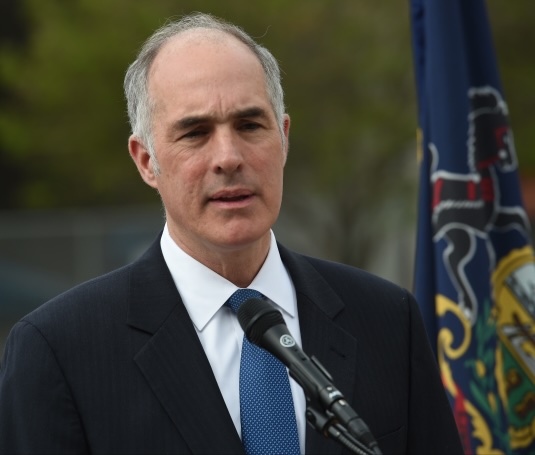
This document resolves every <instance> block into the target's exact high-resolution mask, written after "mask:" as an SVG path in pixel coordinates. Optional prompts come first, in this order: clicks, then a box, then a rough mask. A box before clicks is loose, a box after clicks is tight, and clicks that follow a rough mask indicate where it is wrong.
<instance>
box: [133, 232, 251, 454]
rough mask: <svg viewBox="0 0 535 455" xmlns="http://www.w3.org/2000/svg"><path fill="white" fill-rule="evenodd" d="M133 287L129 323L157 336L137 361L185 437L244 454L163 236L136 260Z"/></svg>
mask: <svg viewBox="0 0 535 455" xmlns="http://www.w3.org/2000/svg"><path fill="white" fill-rule="evenodd" d="M130 288H131V299H130V306H129V314H128V320H127V322H128V324H129V325H130V326H132V327H135V328H137V329H139V330H143V331H145V332H147V333H149V334H151V335H152V336H151V338H150V339H149V341H148V342H147V343H146V344H145V345H144V346H143V347H142V348H141V349H140V351H139V352H138V353H137V355H136V356H135V358H134V360H135V362H136V364H137V365H138V367H139V369H140V370H141V373H142V374H143V375H144V377H145V379H146V381H147V383H148V385H149V387H150V388H151V389H152V391H153V393H154V394H155V396H156V397H157V398H158V400H159V401H160V403H161V405H162V406H163V408H164V409H165V411H166V412H167V413H168V414H169V417H170V418H171V420H172V421H173V423H174V425H175V426H176V428H177V430H178V431H179V432H180V434H181V436H182V438H183V439H184V440H185V441H186V443H187V444H188V446H189V448H190V449H191V451H192V452H193V453H214V454H215V453H237V454H238V453H243V448H242V444H241V441H240V438H239V436H238V434H237V432H236V429H235V427H234V424H233V422H232V419H231V417H230V415H229V413H228V410H227V407H226V405H225V402H224V400H223V397H222V395H221V392H220V391H219V387H218V385H217V382H216V380H215V378H214V375H213V373H212V369H211V367H210V364H209V362H208V359H207V358H206V355H205V354H204V350H203V348H202V345H201V343H200V341H199V338H198V336H197V334H196V332H195V329H194V327H193V324H192V322H191V320H190V318H189V315H188V313H187V311H186V308H185V307H184V305H183V303H182V300H181V298H180V295H179V293H178V291H177V289H176V286H175V284H174V282H173V279H172V277H171V274H170V272H169V270H168V268H167V266H166V264H165V261H164V259H163V256H162V254H161V250H160V245H159V241H157V242H155V243H154V244H153V245H152V247H151V248H150V249H149V251H148V252H147V253H146V254H145V256H144V257H143V258H141V259H140V260H139V261H138V262H136V263H135V264H134V266H133V269H132V274H131V286H130ZM207 435H209V436H208V437H207Z"/></svg>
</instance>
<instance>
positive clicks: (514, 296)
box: [411, 0, 535, 454]
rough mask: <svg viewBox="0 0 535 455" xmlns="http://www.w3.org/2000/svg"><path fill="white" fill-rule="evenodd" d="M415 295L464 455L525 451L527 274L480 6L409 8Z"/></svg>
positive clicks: (529, 374)
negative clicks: (415, 125) (415, 113)
mask: <svg viewBox="0 0 535 455" xmlns="http://www.w3.org/2000/svg"><path fill="white" fill-rule="evenodd" d="M411 19H412V29H413V49H414V62H415V73H416V81H417V92H418V108H419V126H420V128H419V152H420V193H419V215H418V238H417V252H416V270H415V295H416V298H417V300H418V302H419V305H420V307H421V310H422V314H423V317H424V320H425V323H426V328H427V330H428V334H429V337H430V339H431V342H432V344H433V345H434V348H435V350H436V355H437V360H438V362H439V366H440V369H441V374H442V381H443V384H444V387H445V389H446V391H447V393H448V396H449V398H450V402H451V405H452V408H453V412H454V415H455V419H456V422H457V426H458V429H459V432H460V435H461V440H462V442H463V445H464V449H465V452H466V453H476V454H505V453H506V454H524V453H525V454H527V453H535V266H534V259H533V250H532V246H531V229H530V226H529V221H528V218H527V216H526V213H525V211H524V208H523V203H522V197H521V192H520V184H519V177H518V162H517V157H516V153H515V147H514V141H513V134H512V131H511V128H510V125H509V116H508V107H507V104H506V101H505V98H504V94H503V91H502V88H501V85H500V81H499V75H498V69H497V63H496V60H495V56H494V50H493V45H492V37H491V33H490V26H489V22H488V18H487V13H486V7H485V3H484V1H483V0H411Z"/></svg>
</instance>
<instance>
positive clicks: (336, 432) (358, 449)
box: [305, 404, 381, 455]
mask: <svg viewBox="0 0 535 455" xmlns="http://www.w3.org/2000/svg"><path fill="white" fill-rule="evenodd" d="M305 415H306V419H307V421H308V423H309V424H310V425H311V426H312V427H313V428H314V429H315V430H316V431H318V432H319V433H321V434H322V435H323V436H325V437H326V438H330V439H333V440H334V441H336V442H338V443H339V444H341V445H342V446H344V447H345V448H346V449H348V450H350V451H351V452H353V453H355V454H357V455H381V451H380V450H379V448H378V447H377V446H376V447H375V450H373V451H372V450H370V449H369V448H368V447H366V446H365V445H364V444H362V443H361V442H360V441H359V440H358V439H357V438H356V437H354V436H353V435H352V434H351V433H350V432H349V431H348V430H347V429H346V428H344V426H342V425H341V424H340V422H338V421H337V420H336V418H335V416H334V414H333V413H331V412H330V411H327V410H326V411H324V412H322V411H319V410H318V409H316V408H314V407H313V406H312V405H310V404H309V405H308V407H307V408H306V414H305Z"/></svg>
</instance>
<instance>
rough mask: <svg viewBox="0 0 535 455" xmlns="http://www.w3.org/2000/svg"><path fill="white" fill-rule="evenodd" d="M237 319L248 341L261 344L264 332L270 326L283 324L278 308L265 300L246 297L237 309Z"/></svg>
mask: <svg viewBox="0 0 535 455" xmlns="http://www.w3.org/2000/svg"><path fill="white" fill-rule="evenodd" d="M238 321H239V323H240V326H241V328H242V329H243V331H244V332H245V335H247V338H249V341H250V342H251V343H253V344H256V345H261V342H262V337H263V335H264V333H266V331H267V330H268V329H270V328H271V327H274V326H276V325H278V324H284V319H283V317H282V314H281V312H280V311H279V310H277V309H276V308H275V307H274V306H273V305H271V304H270V303H269V302H267V301H266V300H262V299H257V298H253V299H248V300H246V301H245V302H243V303H242V305H241V306H240V308H239V309H238Z"/></svg>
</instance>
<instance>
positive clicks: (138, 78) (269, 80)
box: [124, 13, 285, 173]
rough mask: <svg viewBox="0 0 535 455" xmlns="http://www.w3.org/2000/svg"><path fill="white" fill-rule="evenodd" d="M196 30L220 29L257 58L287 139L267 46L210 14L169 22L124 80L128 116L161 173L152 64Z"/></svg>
mask: <svg viewBox="0 0 535 455" xmlns="http://www.w3.org/2000/svg"><path fill="white" fill-rule="evenodd" d="M192 29H209V30H219V31H221V32H224V33H227V34H229V35H231V36H234V37H235V38H237V39H238V40H240V41H241V42H242V43H244V44H245V45H246V46H247V47H248V48H249V49H251V51H252V52H253V53H254V54H255V55H256V57H257V58H258V60H259V61H260V64H261V65H262V68H263V70H264V75H265V78H266V92H267V96H268V98H269V100H270V103H271V106H272V108H273V112H274V114H275V118H276V120H277V123H278V125H279V129H280V134H281V138H282V143H283V144H285V136H284V125H283V117H284V112H285V108H284V92H283V90H282V85H281V75H280V69H279V65H278V63H277V60H276V59H275V57H273V55H272V54H271V52H269V51H268V50H267V49H266V48H265V47H263V46H261V45H259V44H258V43H257V42H256V41H255V40H254V39H253V38H252V37H250V36H249V35H248V34H247V33H245V32H244V31H243V30H242V29H241V28H240V27H238V26H236V25H234V24H231V23H229V22H226V21H224V20H222V19H219V18H216V17H214V16H212V15H210V14H204V13H194V14H191V15H188V16H184V17H182V18H181V19H179V20H177V21H172V22H168V23H167V24H165V25H164V26H163V27H161V28H160V29H158V30H156V32H154V33H153V34H152V36H150V37H149V38H148V39H147V40H146V41H145V43H144V44H143V46H142V47H141V50H140V51H139V54H138V56H137V58H136V60H135V61H134V62H133V63H132V64H131V65H130V66H129V67H128V70H127V71H126V76H125V79H124V92H125V96H126V102H127V108H128V117H129V120H130V127H131V129H132V134H134V135H136V136H137V137H139V138H140V140H141V142H143V145H144V146H145V147H146V148H147V150H148V152H149V154H150V155H151V157H152V160H153V166H154V171H155V172H156V173H159V167H158V162H157V160H156V155H155V151H154V142H153V137H152V111H153V108H154V105H153V102H152V100H151V99H150V97H149V92H148V77H149V71H150V67H151V65H152V62H153V61H154V59H155V58H156V56H157V55H158V52H159V51H160V49H161V48H162V46H163V45H164V44H165V43H166V42H167V41H168V40H169V39H171V38H172V37H174V36H176V35H178V34H180V33H183V32H185V31H187V30H192Z"/></svg>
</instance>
